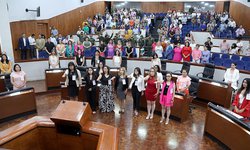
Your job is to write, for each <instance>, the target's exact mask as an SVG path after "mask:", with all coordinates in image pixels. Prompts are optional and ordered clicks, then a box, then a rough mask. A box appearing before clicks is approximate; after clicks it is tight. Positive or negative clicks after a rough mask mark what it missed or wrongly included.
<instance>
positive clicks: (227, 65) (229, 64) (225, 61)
mask: <svg viewBox="0 0 250 150" xmlns="http://www.w3.org/2000/svg"><path fill="white" fill-rule="evenodd" d="M232 63H233V61H232V60H231V59H224V60H223V67H226V68H230V67H231V64H232Z"/></svg>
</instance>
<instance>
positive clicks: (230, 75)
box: [224, 68, 240, 90]
mask: <svg viewBox="0 0 250 150" xmlns="http://www.w3.org/2000/svg"><path fill="white" fill-rule="evenodd" d="M239 78H240V73H239V70H238V69H235V70H234V71H233V72H231V68H229V69H227V71H226V72H225V74H224V79H225V82H226V83H228V82H232V84H231V87H232V88H234V89H235V90H237V89H238V85H237V82H238V80H239Z"/></svg>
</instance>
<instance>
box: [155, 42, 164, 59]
mask: <svg viewBox="0 0 250 150" xmlns="http://www.w3.org/2000/svg"><path fill="white" fill-rule="evenodd" d="M155 53H156V54H157V55H158V57H159V58H162V53H163V47H162V46H161V42H160V41H158V42H157V44H156V46H155Z"/></svg>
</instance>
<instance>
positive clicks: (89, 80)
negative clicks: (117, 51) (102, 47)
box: [84, 67, 97, 114]
mask: <svg viewBox="0 0 250 150" xmlns="http://www.w3.org/2000/svg"><path fill="white" fill-rule="evenodd" d="M84 79H85V81H86V86H85V89H86V90H85V94H86V95H87V98H88V101H89V104H90V107H91V109H92V111H93V114H95V113H96V101H95V99H96V86H97V83H96V76H95V74H94V70H93V68H92V67H90V68H88V71H87V75H86V76H85V77H84Z"/></svg>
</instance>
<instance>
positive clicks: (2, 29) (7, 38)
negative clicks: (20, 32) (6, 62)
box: [0, 0, 13, 58]
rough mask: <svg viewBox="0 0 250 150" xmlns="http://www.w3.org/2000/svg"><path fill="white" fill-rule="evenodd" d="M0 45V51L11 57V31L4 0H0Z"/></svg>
mask: <svg viewBox="0 0 250 150" xmlns="http://www.w3.org/2000/svg"><path fill="white" fill-rule="evenodd" d="M0 18H1V21H0V45H1V49H2V52H6V54H7V55H8V56H9V57H10V58H13V51H12V49H13V48H12V43H11V32H10V24H9V17H8V11H7V5H6V0H0Z"/></svg>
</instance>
